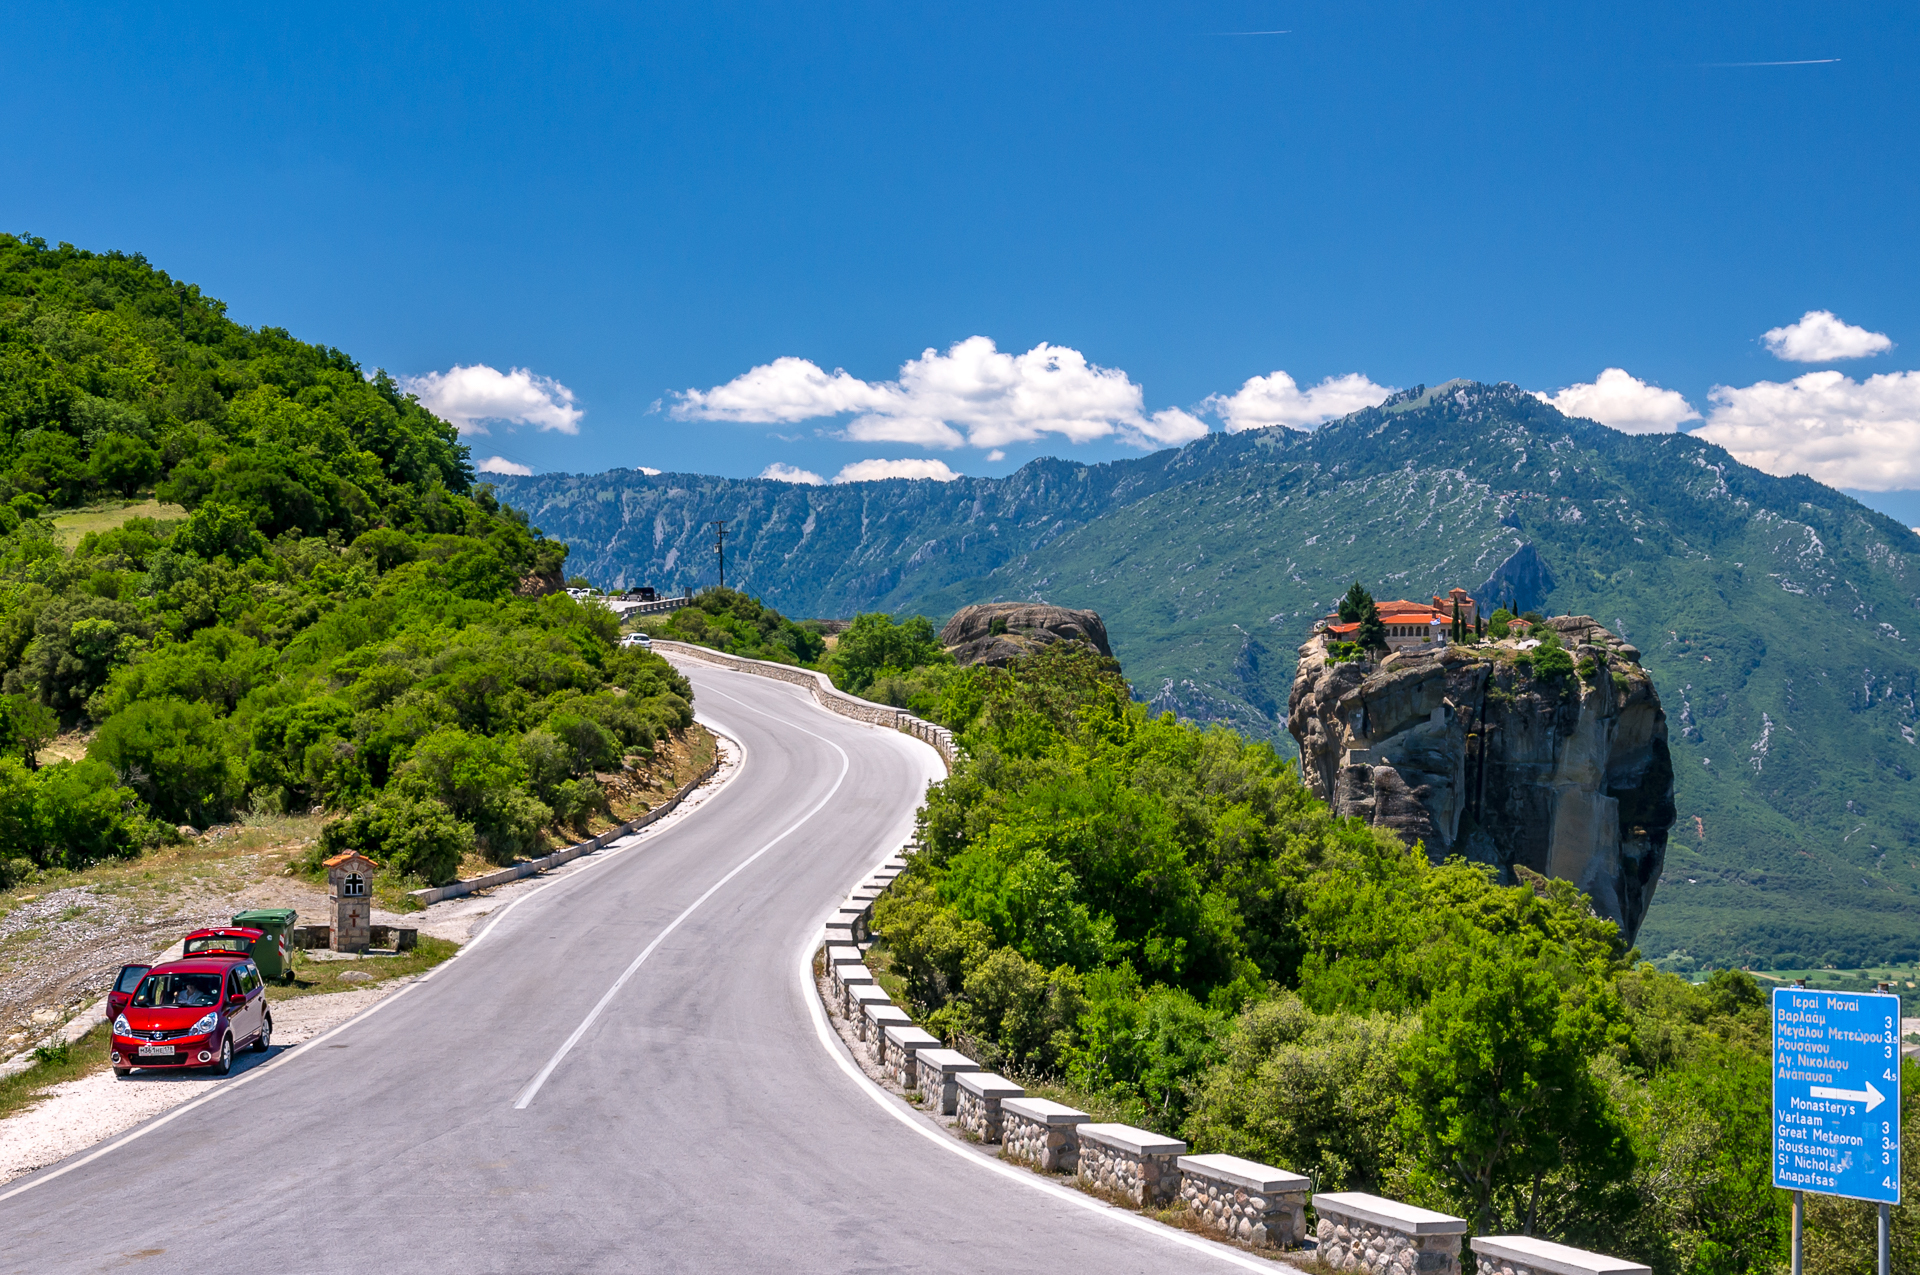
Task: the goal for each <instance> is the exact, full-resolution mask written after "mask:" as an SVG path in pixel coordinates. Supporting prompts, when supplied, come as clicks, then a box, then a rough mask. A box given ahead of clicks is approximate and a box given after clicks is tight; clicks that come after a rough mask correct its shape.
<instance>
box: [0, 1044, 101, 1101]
mask: <svg viewBox="0 0 1920 1275" xmlns="http://www.w3.org/2000/svg"><path fill="white" fill-rule="evenodd" d="M107 1041H108V1037H107V1025H106V1024H105V1023H102V1024H100V1025H99V1026H98V1027H95V1028H94V1029H93V1030H92V1031H90V1032H88V1033H87V1034H86V1035H84V1036H82V1037H81V1038H80V1039H79V1040H76V1041H74V1042H73V1043H72V1044H70V1045H54V1046H49V1047H44V1048H41V1049H37V1050H35V1051H34V1055H35V1057H34V1063H33V1066H31V1067H29V1068H27V1069H26V1070H25V1071H20V1072H15V1073H14V1074H13V1075H11V1076H8V1077H6V1078H5V1079H0V1120H4V1119H6V1118H7V1117H8V1116H11V1115H14V1114H15V1113H17V1112H21V1111H25V1110H26V1109H27V1108H28V1107H31V1106H33V1105H34V1104H35V1103H37V1102H39V1101H41V1100H42V1099H44V1098H45V1097H46V1096H47V1095H46V1093H45V1092H44V1091H45V1090H47V1089H50V1088H52V1087H53V1086H54V1085H57V1084H60V1083H62V1082H63V1081H68V1080H78V1079H80V1078H81V1077H82V1076H91V1075H92V1074H93V1073H94V1072H96V1071H105V1070H106V1069H107V1054H108V1052H109V1051H108V1048H107Z"/></svg>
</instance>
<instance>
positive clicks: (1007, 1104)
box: [1000, 1097, 1093, 1124]
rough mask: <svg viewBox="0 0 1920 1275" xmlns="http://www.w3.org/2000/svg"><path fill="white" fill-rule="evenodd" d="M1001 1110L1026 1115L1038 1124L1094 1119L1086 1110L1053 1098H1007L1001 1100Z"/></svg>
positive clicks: (1083, 1122)
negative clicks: (1077, 1109) (1074, 1107)
mask: <svg viewBox="0 0 1920 1275" xmlns="http://www.w3.org/2000/svg"><path fill="white" fill-rule="evenodd" d="M1000 1110H1001V1111H1003V1112H1004V1111H1011V1112H1013V1113H1014V1114H1016V1115H1020V1116H1025V1117H1026V1118H1027V1119H1029V1120H1031V1121H1033V1122H1034V1123H1036V1124H1085V1123H1086V1122H1087V1121H1089V1120H1091V1119H1093V1117H1092V1116H1090V1115H1088V1114H1087V1113H1086V1112H1084V1111H1076V1110H1074V1109H1073V1108H1072V1107H1069V1106H1068V1105H1067V1104H1066V1103H1064V1102H1055V1101H1053V1100H1052V1099H1051V1098H1025V1097H1022V1098H1006V1099H1003V1100H1002V1101H1001V1103H1000Z"/></svg>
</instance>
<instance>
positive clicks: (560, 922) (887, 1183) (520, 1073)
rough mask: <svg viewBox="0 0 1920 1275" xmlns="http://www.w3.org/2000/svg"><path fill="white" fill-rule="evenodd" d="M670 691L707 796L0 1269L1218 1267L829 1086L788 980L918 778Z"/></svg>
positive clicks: (99, 1168) (793, 705) (788, 718)
mask: <svg viewBox="0 0 1920 1275" xmlns="http://www.w3.org/2000/svg"><path fill="white" fill-rule="evenodd" d="M682 667H683V668H684V669H685V671H686V672H687V673H688V675H689V676H690V677H691V678H692V679H693V681H694V684H695V688H696V692H695V694H696V702H697V707H698V710H699V712H700V714H701V716H702V718H703V719H704V720H709V721H710V722H711V723H712V724H713V725H714V726H715V727H716V728H717V729H720V730H722V731H724V732H725V733H726V734H728V735H729V736H731V737H732V738H733V739H735V740H736V741H738V742H739V743H741V744H742V745H743V746H744V750H745V760H744V764H743V766H742V768H741V772H740V774H739V775H738V776H737V777H736V778H735V779H734V780H733V781H732V782H731V783H730V784H729V785H728V786H727V787H726V788H725V789H724V790H723V791H721V792H720V793H718V794H716V795H715V796H714V797H713V798H712V799H711V800H709V801H708V802H707V803H705V804H704V805H703V806H702V807H701V808H699V809H697V810H695V811H693V812H691V813H690V814H689V815H688V816H687V817H686V818H685V819H684V820H683V821H681V822H680V823H678V824H677V825H675V826H673V827H671V828H670V829H667V830H665V831H663V832H661V833H660V834H659V835H657V836H655V837H651V838H649V839H648V840H646V841H645V842H644V843H642V844H641V845H638V846H636V847H635V848H633V849H630V850H627V851H624V852H622V853H620V854H616V855H612V856H610V857H608V858H607V859H606V860H605V861H604V862H602V863H599V864H596V865H595V866H594V867H592V868H591V869H589V870H586V871H582V872H579V873H577V874H575V875H572V876H569V877H564V878H557V879H556V880H555V881H554V883H553V884H552V885H551V886H549V887H547V888H545V889H543V890H540V891H538V892H536V893H533V894H530V895H528V896H526V897H525V898H524V899H522V900H521V901H519V902H517V903H516V904H515V905H513V907H512V908H511V909H510V910H508V911H506V912H504V913H503V914H502V915H501V916H500V917H499V919H498V920H497V921H496V922H495V924H494V926H493V928H492V929H491V930H490V931H488V932H485V933H483V935H482V936H481V937H480V938H479V939H478V940H477V941H476V942H475V943H473V944H472V945H470V946H469V947H468V949H467V950H465V951H463V952H462V953H461V954H460V955H459V956H458V957H456V958H455V959H454V960H453V961H451V962H449V963H448V964H446V965H444V966H442V967H441V968H440V969H439V970H438V971H437V972H436V973H435V975H434V976H433V977H432V978H431V979H429V980H427V981H425V982H423V983H421V984H419V985H417V986H415V987H412V988H409V989H407V990H405V991H403V992H400V993H398V994H396V995H395V996H394V997H392V998H389V999H388V1000H387V1001H385V1002H383V1003H382V1004H381V1006H380V1007H379V1008H378V1009H377V1010H376V1011H375V1012H373V1013H371V1014H369V1015H367V1016H364V1017H362V1018H360V1019H357V1020H355V1021H354V1022H353V1023H351V1024H349V1025H347V1026H346V1027H345V1028H343V1029H340V1030H339V1031H338V1032H336V1033H334V1034H332V1035H330V1036H328V1037H324V1038H322V1039H321V1040H319V1041H316V1042H314V1043H313V1044H312V1045H309V1046H306V1047H303V1048H301V1049H299V1050H296V1051H292V1052H289V1053H288V1054H287V1055H285V1057H284V1060H276V1061H275V1063H274V1065H272V1066H269V1067H263V1068H255V1069H254V1070H253V1071H251V1072H250V1073H248V1074H247V1075H245V1076H239V1075H236V1077H234V1078H233V1080H230V1081H229V1082H227V1084H226V1085H224V1086H222V1087H221V1089H220V1090H218V1091H217V1092H216V1096H214V1097H212V1098H210V1099H209V1100H206V1101H204V1102H202V1103H200V1104H199V1105H195V1106H191V1107H188V1108H182V1109H179V1110H178V1111H177V1112H176V1113H175V1114H174V1115H173V1116H172V1117H170V1118H168V1119H167V1120H166V1122H165V1123H164V1124H161V1125H159V1126H158V1127H152V1128H150V1131H148V1132H146V1133H144V1134H142V1132H141V1131H140V1130H135V1131H134V1132H133V1133H132V1134H131V1135H125V1136H123V1138H122V1139H121V1140H120V1141H119V1142H118V1143H115V1144H110V1147H109V1149H108V1150H106V1151H105V1153H104V1154H99V1155H97V1156H96V1158H93V1159H91V1160H90V1161H88V1162H86V1163H83V1164H79V1165H78V1167H72V1165H73V1162H69V1163H68V1164H67V1165H60V1166H54V1167H53V1168H50V1169H46V1170H43V1171H41V1172H40V1173H39V1174H36V1175H34V1176H33V1177H29V1178H25V1179H21V1180H20V1181H19V1182H16V1183H13V1184H11V1185H10V1186H9V1187H8V1188H7V1190H9V1191H11V1190H13V1189H15V1188H18V1187H20V1186H22V1185H29V1184H30V1185H29V1189H27V1190H25V1191H22V1192H20V1193H18V1194H15V1195H13V1196H12V1197H11V1198H8V1199H5V1200H0V1271H6V1272H29V1273H31V1275H47V1273H48V1272H60V1271H97V1270H123V1269H138V1270H143V1271H188V1270H192V1271H220V1270H247V1271H299V1272H307V1271H354V1272H384V1271H406V1272H414V1271H459V1272H483V1271H488V1272H490V1271H500V1272H509V1271H511V1272H546V1271H601V1270H606V1271H636V1270H638V1271H656V1270H658V1271H682V1270H685V1271H744V1270H752V1271H819V1272H832V1273H834V1275H846V1273H847V1272H855V1271H866V1270H887V1271H918V1270H925V1271H942V1272H949V1271H994V1272H1002V1271H1007V1272H1011V1271H1029V1270H1036V1269H1052V1270H1085V1271H1094V1272H1100V1273H1101V1275H1107V1273H1109V1272H1111V1273H1114V1275H1118V1273H1120V1272H1133V1271H1138V1272H1148V1271H1153V1272H1164V1271H1169V1270H1185V1269H1196V1270H1223V1269H1229V1267H1228V1266H1227V1265H1226V1264H1225V1262H1224V1261H1223V1260H1222V1256H1224V1255H1225V1253H1226V1250H1224V1249H1219V1248H1217V1247H1216V1246H1211V1245H1202V1244H1201V1243H1200V1242H1199V1241H1196V1240H1193V1239H1191V1238H1190V1237H1187V1236H1184V1235H1179V1234H1178V1233H1174V1232H1161V1231H1160V1230H1159V1228H1152V1227H1150V1226H1147V1225H1145V1224H1142V1223H1140V1222H1138V1221H1137V1220H1129V1217H1128V1215H1123V1214H1118V1213H1117V1212H1116V1211H1113V1210H1104V1209H1100V1210H1096V1209H1095V1208H1093V1207H1090V1205H1091V1202H1090V1201H1088V1200H1087V1199H1086V1198H1085V1197H1081V1196H1078V1195H1077V1194H1075V1193H1073V1192H1071V1191H1068V1190H1065V1189H1062V1188H1053V1189H1051V1190H1048V1189H1046V1188H1043V1187H1040V1186H1038V1185H1036V1181H1037V1180H1035V1179H1033V1178H1032V1176H1031V1175H1026V1174H1024V1171H1023V1170H1014V1169H1010V1168H1008V1167H1007V1166H1005V1165H1002V1164H999V1163H997V1162H995V1161H993V1160H991V1159H989V1158H987V1157H986V1156H984V1155H982V1154H981V1153H979V1152H976V1151H972V1150H969V1149H965V1148H963V1147H962V1145H961V1144H959V1143H957V1142H954V1141H952V1140H951V1139H949V1138H947V1135H945V1134H934V1135H932V1136H929V1129H928V1126H927V1122H926V1121H925V1120H924V1119H923V1118H921V1117H918V1116H915V1115H912V1114H909V1113H908V1109H907V1108H906V1107H905V1106H904V1104H900V1103H898V1102H896V1101H894V1100H891V1099H887V1100H876V1097H875V1095H874V1093H873V1091H871V1090H870V1089H868V1088H867V1087H865V1086H864V1085H863V1084H862V1083H861V1082H860V1081H858V1080H857V1079H855V1078H854V1075H853V1074H852V1072H851V1070H850V1065H849V1064H847V1063H846V1062H845V1061H844V1058H843V1056H836V1053H835V1050H837V1049H838V1044H837V1042H835V1043H834V1044H833V1045H831V1046H829V1044H828V1043H827V1042H826V1041H824V1040H823V1038H822V1035H821V1031H820V1028H819V1025H818V1024H817V1022H816V1020H815V1015H816V1012H817V1011H816V1009H815V1008H813V1007H810V1005H809V1003H808V997H809V996H810V992H809V991H808V989H807V986H806V981H805V978H804V973H803V969H804V965H803V952H804V950H805V948H806V946H807V944H808V940H809V937H810V936H813V935H817V933H818V930H819V926H820V924H821V923H822V921H823V919H824V917H825V914H826V912H827V910H828V909H829V908H830V907H832V906H833V905H834V904H835V903H837V902H838V901H839V899H840V898H841V897H843V895H844V892H845V891H846V889H847V888H848V887H849V886H850V885H851V884H852V883H853V882H854V881H855V880H856V879H857V878H858V877H860V876H861V875H863V874H864V873H865V872H866V871H867V870H868V869H869V868H870V867H872V866H873V864H874V863H876V862H877V861H878V860H879V859H880V858H881V856H882V855H883V854H884V853H885V852H887V851H888V850H889V849H891V848H894V847H897V846H898V845H899V844H900V843H901V842H902V841H903V840H904V839H905V837H906V835H907V834H908V832H909V831H910V830H911V826H912V812H913V810H914V808H915V807H916V806H917V805H918V803H919V800H920V794H921V792H922V791H923V789H924V786H925V784H926V782H927V781H928V779H929V778H931V777H935V776H937V775H938V774H939V773H940V772H939V768H938V765H939V764H938V761H937V759H936V758H935V757H934V754H933V752H932V750H931V749H929V748H927V747H926V746H924V745H922V744H919V743H917V742H916V741H913V740H911V739H908V738H907V737H906V736H903V735H899V734H895V733H892V732H888V731H881V730H876V729H873V728H871V727H863V726H860V725H857V724H855V723H852V722H849V721H847V720H845V719H843V718H839V717H835V716H833V715H831V714H829V713H827V712H825V711H824V710H822V709H820V708H818V707H817V706H816V705H814V704H813V703H812V701H811V700H810V699H808V698H807V697H806V695H805V694H804V693H803V692H802V691H800V690H799V688H797V687H793V686H789V685H786V684H784V683H780V682H774V681H769V680H767V679H763V678H757V677H752V676H750V675H746V674H739V673H733V672H730V671H726V670H722V669H718V668H715V667H713V666H711V665H705V664H700V663H698V662H695V661H686V662H685V663H684V664H683V665H682ZM756 856H757V857H756ZM730 874H731V875H730ZM643 953H644V954H645V959H644V961H642V962H640V963H639V964H638V965H637V967H636V964H635V962H636V958H638V957H641V956H642V954H643ZM623 978H624V980H625V981H624V982H621V980H622V979H623ZM616 984H618V986H617V988H616ZM815 1005H817V999H816V1001H815ZM596 1006H599V1007H600V1008H599V1013H598V1016H597V1017H594V1018H593V1019H592V1021H591V1023H590V1024H588V1025H587V1026H586V1027H585V1030H584V1031H582V1030H580V1029H581V1028H582V1025H583V1023H587V1020H588V1018H589V1015H590V1014H592V1013H593V1011H594V1010H595V1007H596ZM570 1039H572V1041H573V1043H572V1046H571V1048H570V1049H568V1050H567V1051H566V1052H565V1054H564V1056H561V1057H559V1059H558V1061H557V1062H555V1061H554V1059H555V1056H556V1053H557V1052H558V1051H560V1049H561V1047H562V1046H563V1045H565V1044H566V1043H567V1042H568V1041H569V1040H570ZM549 1064H552V1065H551V1066H550V1067H549ZM543 1074H544V1079H543V1080H541V1082H540V1084H539V1085H538V1088H537V1090H534V1089H533V1088H532V1086H533V1082H534V1081H535V1080H536V1078H539V1077H541V1076H542V1075H543ZM235 1081H239V1082H240V1083H235ZM943 1140H944V1143H945V1144H944V1145H943V1144H942V1143H943ZM89 1154H92V1153H89ZM81 1158H83V1157H76V1160H79V1159H81ZM1023 1178H1024V1179H1025V1180H1023ZM1202 1248H1206V1249H1211V1250H1213V1252H1215V1253H1218V1254H1221V1255H1222V1256H1212V1255H1210V1254H1209V1253H1208V1252H1205V1251H1201V1249H1202ZM1233 1256H1234V1258H1238V1260H1239V1262H1241V1263H1245V1262H1247V1260H1248V1259H1246V1258H1244V1257H1239V1255H1237V1254H1235V1255H1233ZM1227 1260H1233V1259H1231V1258H1229V1259H1227ZM1263 1265H1264V1264H1263ZM1269 1269H1271V1268H1269ZM1282 1269H1284V1268H1282Z"/></svg>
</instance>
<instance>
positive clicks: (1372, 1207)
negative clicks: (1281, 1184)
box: [1313, 1191, 1467, 1235]
mask: <svg viewBox="0 0 1920 1275" xmlns="http://www.w3.org/2000/svg"><path fill="white" fill-rule="evenodd" d="M1313 1207H1314V1211H1315V1212H1319V1213H1338V1214H1339V1215H1341V1216H1342V1217H1357V1218H1359V1219H1360V1220H1361V1221H1362V1222H1372V1223H1373V1224H1374V1225H1375V1226H1384V1227H1386V1228H1387V1229H1388V1230H1393V1231H1399V1232H1400V1233H1401V1234H1402V1235H1463V1234H1465V1233H1466V1229H1467V1221H1466V1219H1465V1218H1459V1217H1449V1216H1447V1215H1446V1214H1445V1213H1435V1212H1434V1211H1433V1210H1432V1209H1423V1208H1417V1207H1415V1206H1414V1205H1411V1204H1402V1203H1401V1202H1400V1201H1398V1200H1389V1199H1385V1198H1383V1197H1381V1196H1378V1195H1368V1194H1367V1193H1366V1192H1365V1191H1331V1192H1327V1193H1325V1194H1321V1195H1316V1196H1314V1197H1313Z"/></svg>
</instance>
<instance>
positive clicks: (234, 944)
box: [186, 934, 253, 952]
mask: <svg viewBox="0 0 1920 1275" xmlns="http://www.w3.org/2000/svg"><path fill="white" fill-rule="evenodd" d="M186 950H187V951H188V952H251V951H252V950H253V944H251V943H249V942H247V941H246V940H245V939H243V938H235V937H234V936H232V935H230V934H215V935H212V936H210V937H207V938H203V939H188V940H187V945H186Z"/></svg>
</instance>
